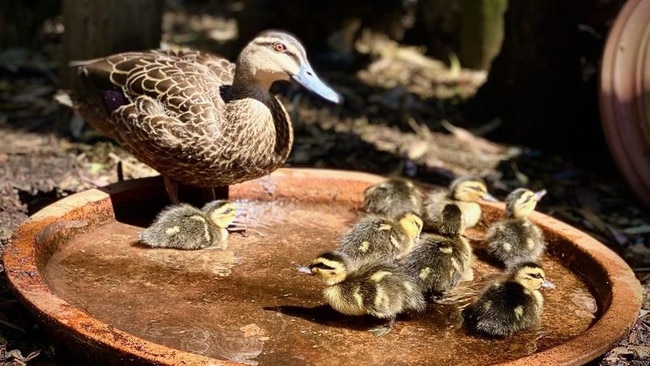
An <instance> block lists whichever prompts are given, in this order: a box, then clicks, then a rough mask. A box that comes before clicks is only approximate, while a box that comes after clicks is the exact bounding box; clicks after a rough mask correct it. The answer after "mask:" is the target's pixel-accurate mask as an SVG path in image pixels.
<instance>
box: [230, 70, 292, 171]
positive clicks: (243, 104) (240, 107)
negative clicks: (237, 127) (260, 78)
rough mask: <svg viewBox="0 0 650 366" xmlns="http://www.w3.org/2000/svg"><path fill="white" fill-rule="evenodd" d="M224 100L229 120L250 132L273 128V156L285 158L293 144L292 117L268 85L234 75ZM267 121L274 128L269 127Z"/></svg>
mask: <svg viewBox="0 0 650 366" xmlns="http://www.w3.org/2000/svg"><path fill="white" fill-rule="evenodd" d="M224 100H225V101H226V105H227V107H226V108H227V114H228V118H229V119H230V120H233V119H237V120H239V121H241V122H242V125H244V126H246V127H245V128H247V129H248V130H249V132H251V131H265V130H273V129H274V130H275V147H274V153H275V154H276V157H277V158H278V159H286V158H287V157H288V156H289V153H290V152H291V146H292V145H293V129H292V126H291V121H290V120H289V115H288V114H287V112H286V110H285V109H284V106H283V105H282V104H281V103H280V102H279V101H278V99H277V98H276V97H275V96H273V95H271V94H270V93H269V91H268V89H265V87H263V86H260V85H259V84H257V83H256V82H251V81H250V80H247V79H245V78H243V77H241V76H239V77H238V75H236V76H235V80H234V81H233V84H232V86H231V87H230V90H229V91H228V93H227V95H225V96H224ZM269 125H272V126H273V129H271V128H268V127H269ZM249 142H252V141H249Z"/></svg>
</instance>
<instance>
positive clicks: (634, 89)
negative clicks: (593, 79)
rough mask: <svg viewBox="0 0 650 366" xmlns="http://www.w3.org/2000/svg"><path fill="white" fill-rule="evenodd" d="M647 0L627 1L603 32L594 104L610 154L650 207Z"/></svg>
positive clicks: (649, 25)
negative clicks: (597, 105)
mask: <svg viewBox="0 0 650 366" xmlns="http://www.w3.org/2000/svg"><path fill="white" fill-rule="evenodd" d="M648 34H650V0H629V1H627V3H625V6H623V8H622V9H621V11H620V13H619V15H618V16H617V17H616V21H615V22H614V26H613V27H612V29H611V30H610V32H609V35H608V37H607V43H606V46H605V51H604V54H603V59H602V66H601V72H600V107H601V108H600V109H601V117H602V124H603V130H604V133H605V137H606V139H607V143H608V145H609V148H610V151H611V154H612V156H613V158H614V160H615V162H616V164H617V166H618V168H619V170H620V171H621V173H622V174H623V176H624V177H625V179H626V181H627V183H628V184H629V186H630V187H631V188H632V190H633V191H634V192H636V194H637V195H638V196H639V198H640V199H641V201H643V203H644V204H645V205H646V206H648V207H650V40H649V39H648Z"/></svg>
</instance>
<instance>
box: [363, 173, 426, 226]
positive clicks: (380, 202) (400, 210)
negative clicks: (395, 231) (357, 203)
mask: <svg viewBox="0 0 650 366" xmlns="http://www.w3.org/2000/svg"><path fill="white" fill-rule="evenodd" d="M422 199H423V195H422V192H421V191H420V190H419V189H418V188H417V187H416V186H415V185H414V184H413V183H412V182H411V181H409V180H407V179H404V178H390V179H387V180H385V181H383V182H381V183H378V184H375V185H372V186H370V187H368V188H366V189H365V190H364V191H363V206H364V209H365V211H366V212H368V213H373V214H377V215H384V216H388V217H392V218H395V217H399V216H401V215H404V214H406V213H409V212H412V213H415V214H416V215H422Z"/></svg>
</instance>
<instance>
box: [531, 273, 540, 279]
mask: <svg viewBox="0 0 650 366" xmlns="http://www.w3.org/2000/svg"><path fill="white" fill-rule="evenodd" d="M530 277H533V278H537V279H540V280H541V279H542V275H541V274H539V273H531V274H530Z"/></svg>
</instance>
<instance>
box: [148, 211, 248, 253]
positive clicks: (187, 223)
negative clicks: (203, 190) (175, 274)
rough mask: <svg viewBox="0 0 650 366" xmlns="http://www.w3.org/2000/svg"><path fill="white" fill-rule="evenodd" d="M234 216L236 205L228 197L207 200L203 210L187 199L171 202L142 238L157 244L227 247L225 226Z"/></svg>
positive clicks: (169, 246) (178, 247) (196, 247)
mask: <svg viewBox="0 0 650 366" xmlns="http://www.w3.org/2000/svg"><path fill="white" fill-rule="evenodd" d="M234 218H235V207H234V206H233V205H232V204H231V203H230V202H228V201H225V200H216V201H212V202H208V203H207V204H205V206H203V208H202V209H201V210H199V209H198V208H196V207H194V206H191V205H189V204H186V203H181V204H177V205H170V206H168V207H167V208H165V209H164V210H162V211H161V212H160V213H159V214H158V216H157V217H156V219H155V220H154V222H153V224H151V226H149V227H148V228H146V229H145V230H144V231H143V232H142V233H140V241H141V242H142V243H143V244H145V245H147V246H150V247H154V248H176V249H202V248H207V247H210V246H214V247H215V248H217V249H224V248H225V247H226V239H227V238H228V230H226V228H227V227H228V225H230V224H231V223H232V222H233V220H234Z"/></svg>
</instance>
